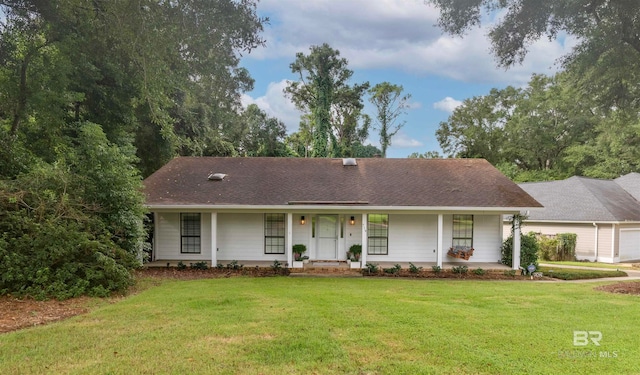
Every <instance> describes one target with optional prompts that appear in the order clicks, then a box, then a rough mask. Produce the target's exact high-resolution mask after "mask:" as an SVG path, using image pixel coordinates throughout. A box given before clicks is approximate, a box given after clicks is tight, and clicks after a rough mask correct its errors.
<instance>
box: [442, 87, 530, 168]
mask: <svg viewBox="0 0 640 375" xmlns="http://www.w3.org/2000/svg"><path fill="white" fill-rule="evenodd" d="M519 95H520V92H519V90H517V89H515V88H513V87H511V86H509V87H507V88H505V89H503V90H498V89H492V90H491V92H490V93H489V94H488V95H485V96H476V97H473V98H471V99H465V100H464V102H463V103H462V105H461V106H459V107H457V108H456V109H455V110H454V111H453V113H452V114H451V115H450V116H449V118H448V119H447V121H443V122H441V123H440V126H439V128H438V130H436V137H437V139H438V143H440V147H441V148H442V151H444V153H445V155H447V156H449V157H462V158H484V159H487V160H488V161H489V162H490V163H491V164H494V165H496V164H499V163H501V162H503V161H504V153H503V147H504V146H505V145H506V143H507V140H506V138H505V134H504V128H505V125H506V124H507V122H508V121H509V120H510V118H511V114H512V112H513V108H514V103H515V102H516V101H517V99H518V97H519Z"/></svg>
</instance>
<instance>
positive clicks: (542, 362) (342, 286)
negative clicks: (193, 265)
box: [0, 277, 640, 374]
mask: <svg viewBox="0 0 640 375" xmlns="http://www.w3.org/2000/svg"><path fill="white" fill-rule="evenodd" d="M595 284H599V283H595ZM593 287H594V283H589V284H575V283H547V282H522V281H520V282H518V281H459V280H428V281H426V280H410V279H371V278H360V279H342V278H284V277H272V278H230V279H206V280H193V281H165V282H162V283H161V284H160V285H158V286H154V287H151V288H150V289H148V290H145V291H142V292H140V293H139V294H137V295H134V296H131V297H128V298H125V299H123V300H122V301H120V302H117V303H112V304H102V305H99V306H97V307H96V308H95V310H93V311H92V312H90V313H88V314H85V315H81V316H78V317H75V318H72V319H70V320H67V321H63V322H58V323H54V324H51V325H47V326H41V327H35V328H30V329H26V330H22V331H17V332H12V333H8V334H3V335H0V374H42V373H55V374H66V373H70V374H96V373H100V374H194V373H206V374H287V373H317V374H420V373H434V374H453V373H455V374H467V373H473V374H484V373H488V374H489V373H497V374H515V373H528V374H536V373H539V374H577V373H600V374H622V373H638V372H639V371H640V365H639V364H638V360H637V359H638V358H639V357H640V347H639V346H638V345H637V336H636V332H637V330H636V329H635V327H636V326H637V309H638V303H639V302H640V300H639V299H638V297H637V296H629V295H614V294H607V293H604V292H598V291H594V290H593ZM574 331H600V332H601V333H602V340H601V341H600V342H599V344H600V346H594V345H593V344H591V343H590V344H589V345H587V346H574Z"/></svg>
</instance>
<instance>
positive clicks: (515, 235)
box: [511, 216, 520, 270]
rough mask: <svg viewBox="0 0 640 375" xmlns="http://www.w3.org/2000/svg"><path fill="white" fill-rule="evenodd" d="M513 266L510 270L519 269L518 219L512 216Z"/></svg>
mask: <svg viewBox="0 0 640 375" xmlns="http://www.w3.org/2000/svg"><path fill="white" fill-rule="evenodd" d="M512 259H513V264H512V267H511V268H512V269H514V270H519V269H520V218H519V217H518V216H514V218H513V256H512Z"/></svg>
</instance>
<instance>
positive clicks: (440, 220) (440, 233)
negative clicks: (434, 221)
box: [436, 214, 444, 268]
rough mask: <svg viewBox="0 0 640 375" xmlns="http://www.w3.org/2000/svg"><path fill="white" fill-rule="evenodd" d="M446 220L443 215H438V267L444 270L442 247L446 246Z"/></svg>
mask: <svg viewBox="0 0 640 375" xmlns="http://www.w3.org/2000/svg"><path fill="white" fill-rule="evenodd" d="M443 224H444V219H443V215H442V214H438V248H437V249H436V265H437V266H438V267H440V268H442V247H443V245H444V239H443V237H444V228H443V226H444V225H443Z"/></svg>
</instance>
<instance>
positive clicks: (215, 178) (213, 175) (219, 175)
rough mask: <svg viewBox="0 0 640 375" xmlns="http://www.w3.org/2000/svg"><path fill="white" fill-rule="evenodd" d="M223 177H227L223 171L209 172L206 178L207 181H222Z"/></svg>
mask: <svg viewBox="0 0 640 375" xmlns="http://www.w3.org/2000/svg"><path fill="white" fill-rule="evenodd" d="M225 177H227V175H226V174H225V173H211V174H210V175H209V177H208V178H209V181H222V180H224V178H225Z"/></svg>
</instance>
